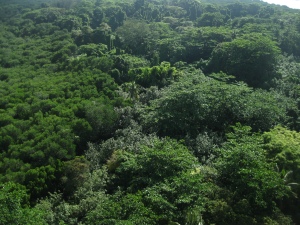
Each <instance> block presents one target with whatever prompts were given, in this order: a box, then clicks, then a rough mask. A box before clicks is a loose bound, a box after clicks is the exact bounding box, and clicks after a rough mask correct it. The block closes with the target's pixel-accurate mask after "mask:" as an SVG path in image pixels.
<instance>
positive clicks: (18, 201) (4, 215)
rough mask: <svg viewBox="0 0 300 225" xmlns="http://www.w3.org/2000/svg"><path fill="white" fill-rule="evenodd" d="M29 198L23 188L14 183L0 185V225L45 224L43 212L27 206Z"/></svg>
mask: <svg viewBox="0 0 300 225" xmlns="http://www.w3.org/2000/svg"><path fill="white" fill-rule="evenodd" d="M28 199H29V196H28V194H27V193H26V190H25V188H24V186H21V185H18V184H15V183H11V182H9V183H3V184H1V185H0V206H1V207H0V214H1V218H0V224H1V225H10V224H11V225H13V224H28V225H29V224H41V225H42V224H47V223H46V222H45V221H44V220H43V218H42V217H43V212H42V211H41V210H38V209H31V208H30V207H29V205H28Z"/></svg>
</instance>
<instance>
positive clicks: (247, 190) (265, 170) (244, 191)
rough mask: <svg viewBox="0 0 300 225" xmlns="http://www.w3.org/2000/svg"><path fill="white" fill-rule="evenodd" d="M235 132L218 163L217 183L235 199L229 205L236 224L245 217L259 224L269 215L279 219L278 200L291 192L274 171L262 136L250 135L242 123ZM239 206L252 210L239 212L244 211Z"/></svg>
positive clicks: (230, 135) (231, 135)
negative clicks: (277, 212)
mask: <svg viewBox="0 0 300 225" xmlns="http://www.w3.org/2000/svg"><path fill="white" fill-rule="evenodd" d="M233 129H234V131H233V132H232V133H229V134H228V141H227V143H225V145H224V146H223V147H222V148H221V149H220V153H221V157H220V158H218V160H217V162H216V168H217V170H218V171H219V174H218V178H217V182H218V183H219V184H220V187H222V188H223V189H225V190H226V191H228V192H229V193H228V194H229V195H230V198H231V199H232V202H228V203H227V204H229V205H230V206H231V207H232V209H231V210H232V211H233V212H232V213H233V214H236V213H238V215H236V218H235V219H236V220H237V222H238V221H239V220H240V219H242V218H241V216H242V215H244V216H246V217H250V218H251V217H252V218H254V219H255V220H256V221H257V223H258V224H260V223H261V222H260V221H261V220H262V219H264V218H265V217H266V216H272V217H273V218H274V217H275V218H276V213H275V214H273V213H274V212H276V211H278V208H277V207H276V200H279V199H282V198H283V197H284V196H287V195H288V194H289V189H288V188H287V186H286V185H285V184H284V181H283V179H282V178H281V176H280V173H278V172H277V171H275V170H274V166H275V165H274V164H273V163H269V162H268V161H267V158H266V155H265V152H264V150H263V149H262V139H261V137H260V136H257V135H251V133H250V129H251V128H250V127H243V126H241V125H240V124H237V126H236V127H234V128H233ZM226 191H225V192H226ZM239 204H244V205H245V206H246V207H247V208H249V210H245V211H237V210H242V208H241V206H238V205H239ZM245 206H244V207H245ZM235 219H233V220H235ZM255 220H254V221H255ZM227 223H228V222H227ZM227 223H226V224H227Z"/></svg>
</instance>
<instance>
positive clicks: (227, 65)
mask: <svg viewBox="0 0 300 225" xmlns="http://www.w3.org/2000/svg"><path fill="white" fill-rule="evenodd" d="M279 53H280V50H279V48H278V47H277V46H276V43H275V42H273V41H271V40H270V39H269V38H268V37H265V36H263V35H261V34H249V35H244V36H242V37H240V38H237V39H235V40H233V41H232V42H224V43H221V44H219V45H218V46H217V47H216V48H215V49H214V51H213V53H212V56H211V59H210V61H209V65H208V71H210V72H219V71H223V72H225V73H227V74H230V75H234V76H235V77H236V79H237V80H242V81H245V82H246V83H247V84H249V85H250V86H252V87H264V88H268V87H270V86H271V81H272V79H274V78H276V77H277V76H276V73H275V65H276V60H277V57H278V55H279Z"/></svg>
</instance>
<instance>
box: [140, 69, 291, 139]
mask: <svg viewBox="0 0 300 225" xmlns="http://www.w3.org/2000/svg"><path fill="white" fill-rule="evenodd" d="M288 101H289V100H288V99H286V98H284V97H283V96H280V95H278V94H276V93H271V92H266V91H262V90H256V91H254V90H252V89H251V88H249V87H247V86H246V85H244V84H243V83H235V84H226V83H224V82H221V81H217V80H215V79H212V78H207V77H204V76H203V75H201V74H197V75H192V74H188V73H187V74H186V75H185V76H182V78H181V79H180V80H179V82H175V83H174V84H172V85H170V86H169V87H167V88H165V89H164V90H163V91H162V97H160V98H159V99H157V100H154V101H152V102H151V105H150V106H149V107H146V108H145V110H144V111H143V115H141V116H142V118H143V121H144V123H145V126H146V127H148V128H150V129H153V130H154V131H156V132H159V134H161V135H167V136H173V137H183V136H185V135H187V134H190V135H191V136H192V137H195V136H196V135H197V134H199V133H200V132H202V131H205V130H211V131H217V132H224V131H225V130H226V128H228V126H230V125H233V124H235V123H236V122H242V123H243V124H247V125H250V126H252V127H253V129H254V130H256V131H257V130H268V129H270V128H272V127H273V126H274V125H276V124H279V123H285V122H286V121H287V117H286V113H287V110H292V109H293V108H295V105H294V103H292V102H290V103H291V105H290V103H289V102H288ZM279 102H280V103H279ZM285 104H287V105H285Z"/></svg>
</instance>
